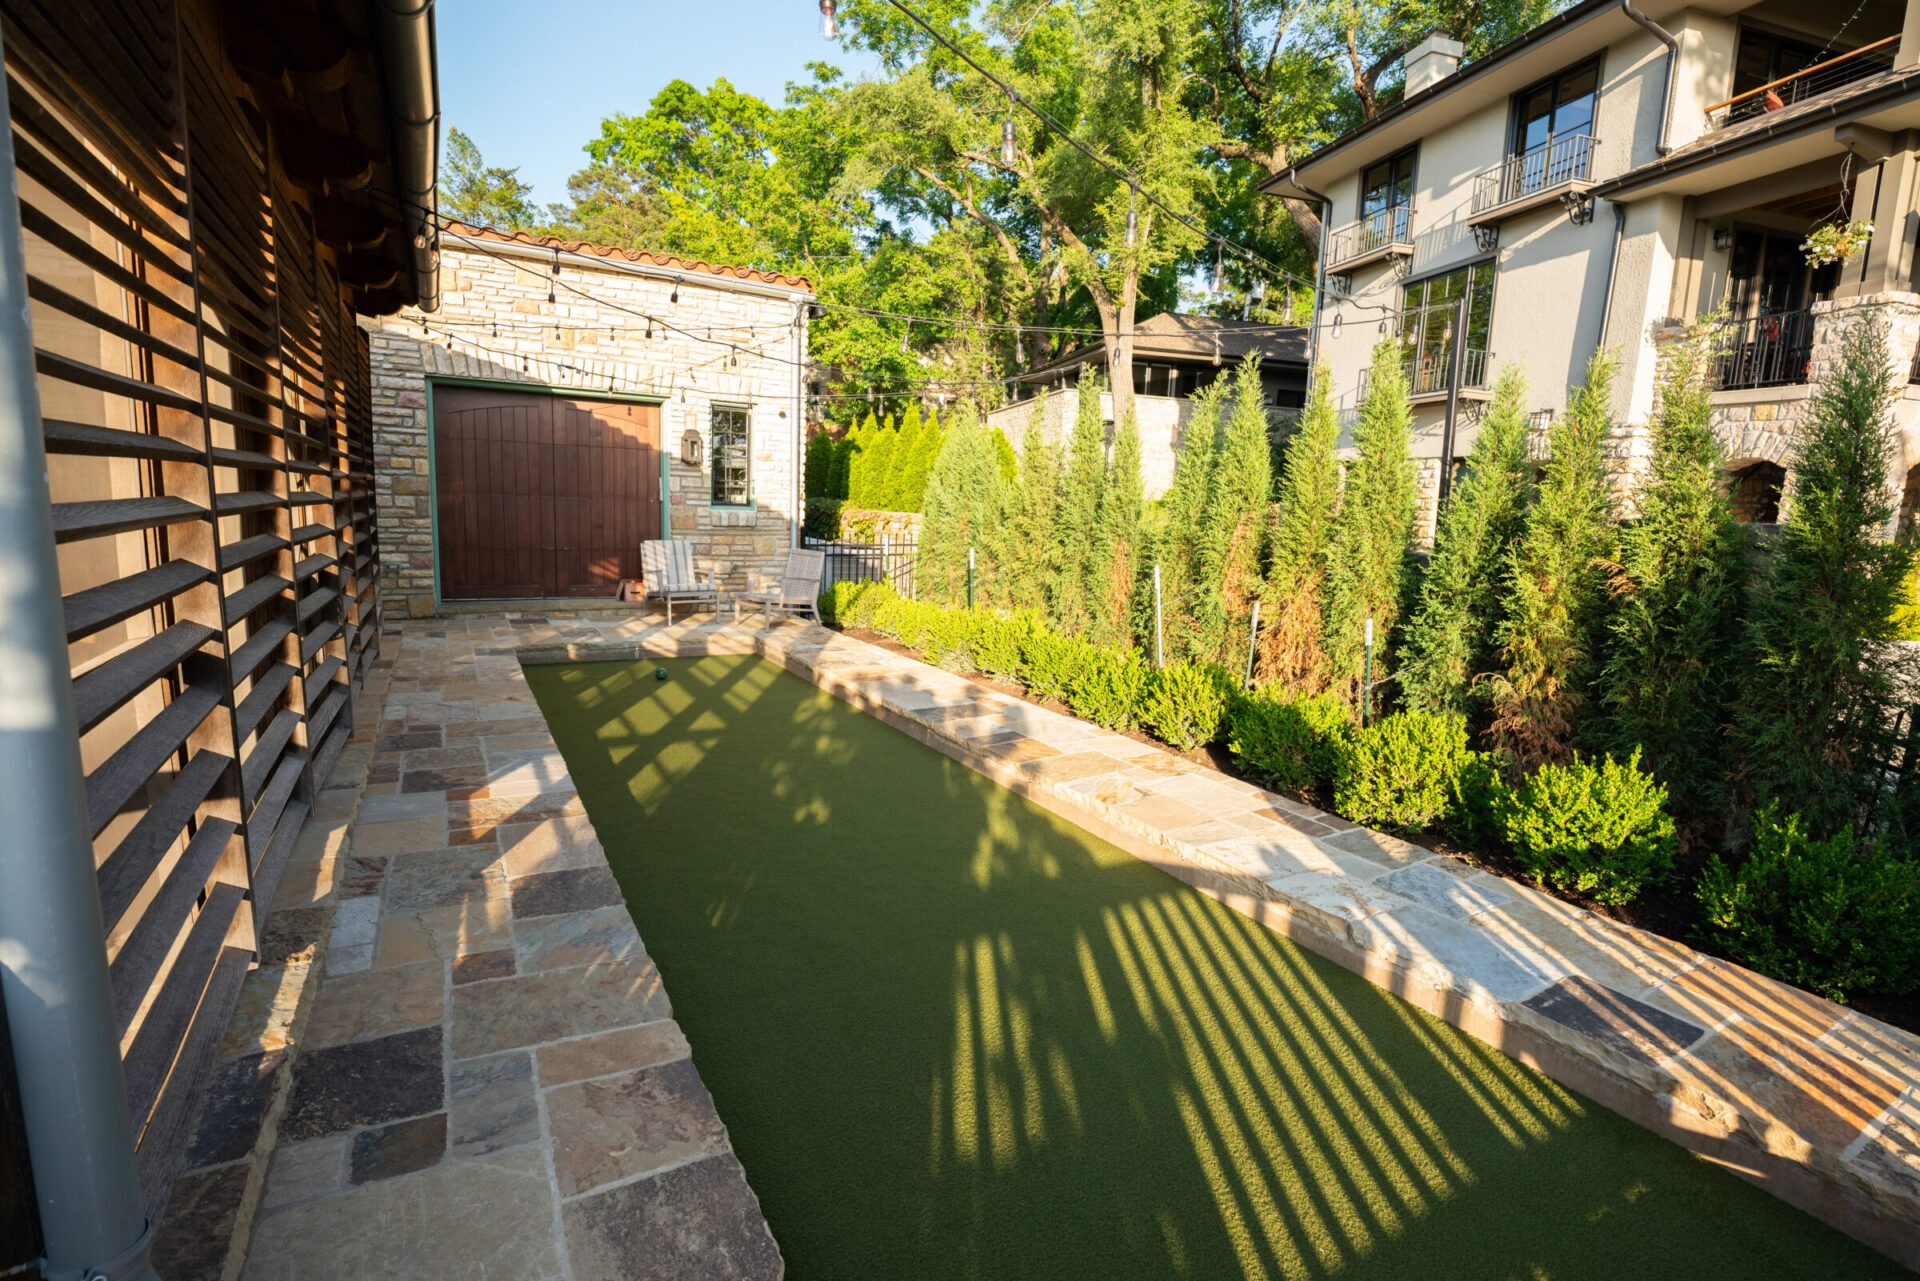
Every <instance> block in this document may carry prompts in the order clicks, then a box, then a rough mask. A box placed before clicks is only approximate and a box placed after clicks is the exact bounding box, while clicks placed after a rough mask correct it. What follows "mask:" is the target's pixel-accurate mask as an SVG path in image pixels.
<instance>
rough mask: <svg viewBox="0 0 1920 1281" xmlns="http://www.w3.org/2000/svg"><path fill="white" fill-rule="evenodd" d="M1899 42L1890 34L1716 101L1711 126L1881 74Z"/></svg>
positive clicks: (1888, 66) (1709, 112) (1709, 114)
mask: <svg viewBox="0 0 1920 1281" xmlns="http://www.w3.org/2000/svg"><path fill="white" fill-rule="evenodd" d="M1899 45H1900V37H1899V36H1888V37H1887V38H1886V39H1884V40H1876V41H1874V42H1873V43H1872V44H1868V45H1862V46H1860V48H1858V49H1854V50H1852V51H1851V52H1848V53H1843V54H1841V55H1840V56H1839V57H1837V58H1828V59H1826V60H1825V61H1823V62H1816V63H1814V64H1813V65H1812V66H1811V67H1807V68H1806V69H1804V70H1801V71H1796V72H1794V73H1793V74H1792V75H1790V76H1782V77H1780V79H1778V80H1769V81H1768V82H1767V83H1766V84H1763V85H1760V86H1759V87H1757V88H1754V89H1749V90H1747V91H1746V92H1745V93H1741V94H1736V95H1734V96H1733V97H1731V98H1728V99H1727V100H1726V101H1725V102H1716V103H1714V104H1713V105H1712V106H1711V107H1708V108H1707V127H1708V128H1710V129H1723V128H1725V127H1726V126H1728V125H1731V124H1738V123H1739V122H1740V121H1742V120H1751V119H1753V118H1754V117H1755V116H1761V115H1765V114H1767V113H1768V112H1773V111H1782V110H1785V109H1786V108H1788V107H1791V106H1793V105H1794V104H1795V103H1797V102H1805V101H1806V100H1807V99H1808V98H1814V97H1818V96H1819V95H1820V94H1823V93H1831V92H1832V91H1833V90H1835V89H1840V88H1844V87H1845V86H1847V85H1850V84H1853V83H1854V82H1855V81H1858V80H1864V79H1866V78H1867V77H1868V76H1875V75H1879V74H1880V73H1881V72H1882V71H1887V70H1889V69H1891V68H1892V66H1893V58H1894V51H1895V50H1896V49H1897V48H1898V47H1899Z"/></svg>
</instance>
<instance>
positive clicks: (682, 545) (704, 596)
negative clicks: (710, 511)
mask: <svg viewBox="0 0 1920 1281" xmlns="http://www.w3.org/2000/svg"><path fill="white" fill-rule="evenodd" d="M640 572H641V573H642V574H643V575H645V578H646V591H647V599H648V600H657V601H660V602H662V603H663V604H665V605H666V607H667V624H668V625H669V626H671V625H672V624H673V607H674V606H675V605H691V606H694V607H696V608H697V607H699V606H701V605H705V606H706V607H707V608H709V609H711V610H714V611H716V612H717V611H718V610H719V608H720V589H719V588H718V587H716V586H715V585H714V582H713V575H712V574H696V573H695V572H694V569H693V544H692V543H690V542H688V541H687V540H686V539H684V538H670V539H664V540H653V541H650V542H644V543H641V544H640Z"/></svg>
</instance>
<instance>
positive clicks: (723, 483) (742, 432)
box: [711, 405, 751, 507]
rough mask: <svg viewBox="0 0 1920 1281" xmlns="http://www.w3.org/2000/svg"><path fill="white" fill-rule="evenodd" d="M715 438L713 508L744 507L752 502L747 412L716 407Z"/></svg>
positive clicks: (712, 446)
mask: <svg viewBox="0 0 1920 1281" xmlns="http://www.w3.org/2000/svg"><path fill="white" fill-rule="evenodd" d="M712 437H713V441H712V445H711V449H712V452H713V503H714V506H716V507H745V506H747V505H748V503H749V502H750V501H751V497H750V495H749V489H748V483H747V475H748V471H747V464H748V461H749V455H748V439H747V437H748V432H747V411H746V410H744V409H741V408H739V407H738V406H734V405H715V406H714V407H713V431H712Z"/></svg>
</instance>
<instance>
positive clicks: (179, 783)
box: [99, 752, 233, 930]
mask: <svg viewBox="0 0 1920 1281" xmlns="http://www.w3.org/2000/svg"><path fill="white" fill-rule="evenodd" d="M232 764H233V761H232V759H231V758H229V757H226V756H222V755H220V754H219V753H218V752H196V753H195V754H194V757H193V759H192V760H190V761H188V762H187V766H186V768H185V769H183V770H181V771H180V772H179V773H178V774H176V775H174V776H173V782H172V783H170V784H168V786H167V790H166V791H165V792H163V793H161V795H160V799H159V800H157V801H155V802H154V803H153V804H152V805H151V806H149V807H148V808H147V812H146V813H145V814H144V815H142V816H141V819H140V821H139V822H138V823H136V824H134V826H133V830H132V831H130V832H128V833H127V836H126V839H125V840H123V841H121V842H120V844H118V845H116V846H115V847H114V849H113V853H111V854H109V855H107V859H106V861H105V862H104V863H102V864H100V872H99V877H100V913H101V915H102V916H103V917H105V918H106V922H107V928H108V929H109V930H111V929H112V928H113V927H114V926H116V925H118V924H119V923H120V917H121V916H122V914H124V913H125V912H126V910H127V908H128V907H129V906H130V905H131V904H132V903H133V901H134V899H135V898H137V897H138V896H139V894H140V887H141V886H143V885H145V884H146V883H147V881H148V880H149V879H150V878H151V877H152V876H153V873H154V869H155V868H157V867H159V865H160V860H161V859H162V858H164V857H166V853H167V851H168V850H169V849H170V848H172V846H173V842H174V838H176V837H177V836H179V835H180V833H181V832H182V831H183V830H184V829H185V828H186V826H187V821H188V820H189V819H191V818H192V817H193V815H194V811H196V810H197V809H199V807H200V803H201V802H202V801H204V800H206V799H207V796H208V794H209V793H210V792H212V791H213V788H214V785H215V784H216V783H218V782H219V781H220V776H221V775H222V774H224V773H226V772H227V768H228V767H229V766H230V765H232Z"/></svg>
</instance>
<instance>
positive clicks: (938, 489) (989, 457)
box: [917, 406, 1008, 605]
mask: <svg viewBox="0 0 1920 1281" xmlns="http://www.w3.org/2000/svg"><path fill="white" fill-rule="evenodd" d="M1007 497H1008V495H1007V490H1006V482H1005V481H1003V480H1002V479H1001V476H1000V460H999V458H998V457H997V456H996V455H995V452H994V448H993V438H992V435H991V434H990V433H989V432H988V430H987V428H986V427H985V426H984V425H983V424H982V423H981V421H980V418H979V415H978V414H976V413H974V412H973V410H972V408H971V407H969V406H962V407H961V408H960V409H959V410H957V411H956V412H955V413H954V415H953V416H952V423H951V426H950V427H949V428H948V430H947V433H946V443H945V444H944V445H943V446H942V448H941V450H940V457H939V459H938V460H936V461H935V463H934V466H933V473H932V475H930V476H928V477H927V503H926V508H927V509H926V515H925V518H924V520H923V521H922V524H921V527H920V550H919V558H918V566H917V583H918V586H919V588H920V590H921V592H922V593H923V594H924V596H925V598H926V599H928V600H933V601H938V602H944V603H946V604H949V605H954V604H960V603H963V602H964V601H965V599H966V594H967V552H968V549H969V548H971V549H972V550H973V552H974V555H975V573H976V581H977V582H978V583H979V584H980V586H981V588H982V589H983V591H982V592H981V595H982V596H984V598H985V599H983V600H981V601H980V603H983V604H984V603H989V602H991V601H993V599H994V594H993V589H992V584H993V583H994V582H995V580H996V578H997V575H996V574H995V572H994V564H993V553H994V549H995V547H996V546H997V543H998V539H999V537H1000V531H1001V529H1002V527H1003V526H1004V524H1005V522H1006V515H1007Z"/></svg>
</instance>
